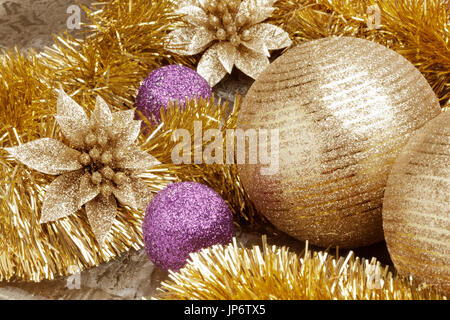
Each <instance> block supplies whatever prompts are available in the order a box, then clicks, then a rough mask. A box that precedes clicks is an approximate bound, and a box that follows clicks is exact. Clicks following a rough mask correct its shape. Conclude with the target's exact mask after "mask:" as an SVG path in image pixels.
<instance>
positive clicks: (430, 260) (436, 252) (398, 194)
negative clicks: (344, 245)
mask: <svg viewBox="0 0 450 320" xmlns="http://www.w3.org/2000/svg"><path fill="white" fill-rule="evenodd" d="M449 164H450V112H444V113H442V114H441V115H439V116H438V117H436V118H435V119H433V120H431V121H430V122H428V123H427V124H426V125H425V126H424V127H423V128H422V129H421V130H420V131H418V132H417V133H416V134H414V136H413V137H412V138H411V140H410V141H409V142H408V145H407V146H406V147H405V148H404V149H403V150H402V152H401V154H400V156H399V157H398V159H397V161H396V162H395V164H394V166H393V168H392V173H391V174H390V176H389V180H388V183H387V186H386V193H385V197H384V202H383V228H384V234H385V237H386V242H387V245H388V249H389V253H390V255H391V257H392V261H393V262H394V265H395V267H396V269H397V270H398V272H399V273H401V274H403V275H405V276H410V275H411V276H412V277H413V278H414V279H417V280H418V281H426V282H428V283H432V284H435V285H439V286H441V287H442V290H443V291H444V292H445V293H446V294H447V295H448V294H450V166H449Z"/></svg>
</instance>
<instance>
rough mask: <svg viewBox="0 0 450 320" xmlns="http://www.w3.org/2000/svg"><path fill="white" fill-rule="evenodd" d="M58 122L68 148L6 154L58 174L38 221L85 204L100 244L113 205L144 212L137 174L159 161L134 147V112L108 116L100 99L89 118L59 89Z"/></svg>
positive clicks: (45, 143)
mask: <svg viewBox="0 0 450 320" xmlns="http://www.w3.org/2000/svg"><path fill="white" fill-rule="evenodd" d="M56 121H57V123H58V124H59V126H60V128H61V131H62V133H63V135H64V136H65V137H66V139H67V141H68V143H69V144H70V145H71V146H72V147H73V148H71V147H69V146H68V145H66V144H64V143H63V142H61V141H58V140H54V139H51V138H43V139H38V140H34V141H31V142H29V143H26V144H23V145H20V146H18V147H13V148H6V150H7V151H8V152H9V153H10V154H11V155H12V156H13V157H14V158H15V159H16V160H18V161H19V162H21V163H23V164H25V165H27V166H29V167H30V168H32V169H34V170H37V171H39V172H42V173H45V174H48V175H55V176H58V177H57V178H56V179H55V180H54V181H53V182H52V183H51V184H50V185H49V187H48V189H47V191H46V194H45V199H44V202H43V206H42V213H41V218H40V223H46V222H50V221H56V220H58V219H61V218H64V217H67V216H70V215H72V214H74V213H76V212H77V211H78V210H79V209H81V208H82V207H83V206H84V207H85V209H86V213H87V217H88V221H89V224H90V226H91V228H92V231H93V233H94V235H95V237H96V239H97V241H98V242H99V243H100V244H103V243H104V240H105V237H106V235H107V234H108V232H109V231H110V230H111V228H112V225H113V223H114V220H115V217H116V214H117V201H118V202H119V203H120V204H122V205H124V206H128V207H130V208H132V209H136V210H142V209H144V208H145V207H146V205H147V204H148V202H149V201H150V200H151V198H152V193H151V191H150V190H149V188H148V186H147V184H146V183H145V182H144V181H143V180H141V179H140V178H139V177H138V174H139V173H142V172H143V171H145V170H147V169H149V168H151V167H152V166H154V165H156V164H158V163H159V162H158V161H157V160H156V159H155V158H153V157H152V156H151V155H149V154H147V153H146V152H144V151H142V150H141V149H140V148H139V146H138V145H137V144H136V140H137V138H138V136H139V133H140V129H141V121H136V120H134V110H127V111H119V112H115V113H111V111H110V109H109V107H108V105H107V104H106V102H105V101H104V100H103V99H102V98H101V97H98V98H97V101H96V106H95V110H94V111H93V113H92V115H91V117H90V118H88V116H87V115H86V113H85V111H84V110H83V108H82V107H81V106H79V105H78V104H77V103H76V102H75V101H74V100H73V99H72V98H71V97H69V96H68V95H67V94H66V93H65V92H64V91H63V90H61V91H60V93H59V97H58V106H57V115H56Z"/></svg>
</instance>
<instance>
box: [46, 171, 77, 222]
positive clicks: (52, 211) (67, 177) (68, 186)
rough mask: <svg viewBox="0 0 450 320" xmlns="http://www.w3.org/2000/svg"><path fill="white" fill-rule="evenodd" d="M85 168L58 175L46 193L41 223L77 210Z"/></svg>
mask: <svg viewBox="0 0 450 320" xmlns="http://www.w3.org/2000/svg"><path fill="white" fill-rule="evenodd" d="M83 173H84V172H83V170H77V171H74V172H69V173H65V174H63V175H60V176H59V177H57V178H56V179H55V180H54V181H53V182H52V183H51V184H50V186H49V187H48V189H47V192H46V193H45V198H44V203H43V206H42V213H41V219H40V223H46V222H50V221H56V220H58V219H61V218H65V217H67V216H70V215H71V214H73V213H75V212H77V211H78V210H79V209H80V208H81V206H80V205H79V202H78V198H79V191H80V182H81V177H82V176H83Z"/></svg>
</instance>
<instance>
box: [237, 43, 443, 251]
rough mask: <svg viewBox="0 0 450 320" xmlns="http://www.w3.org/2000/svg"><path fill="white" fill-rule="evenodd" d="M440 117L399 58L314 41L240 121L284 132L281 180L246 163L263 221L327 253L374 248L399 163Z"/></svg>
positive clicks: (259, 91)
mask: <svg viewBox="0 0 450 320" xmlns="http://www.w3.org/2000/svg"><path fill="white" fill-rule="evenodd" d="M439 113H440V107H439V103H438V100H437V99H436V96H435V94H434V93H433V91H432V90H431V88H430V86H429V84H428V83H427V81H426V80H425V78H424V77H423V76H422V75H421V74H420V72H419V71H418V70H417V69H416V68H414V66H413V65H412V64H411V63H409V62H408V61H407V60H406V59H404V58H403V57H402V56H400V55H399V54H397V53H395V52H394V51H392V50H389V49H388V48H386V47H383V46H381V45H379V44H377V43H374V42H371V41H368V40H363V39H358V38H352V37H341V38H339V37H330V38H325V39H321V40H315V41H311V42H308V43H305V44H302V45H299V46H297V47H295V48H293V49H290V50H288V51H287V52H286V53H285V54H284V55H283V56H281V57H280V58H279V59H277V60H276V61H275V62H273V63H272V64H271V65H270V67H269V68H267V69H266V71H264V73H263V74H262V75H261V76H260V78H259V79H258V80H257V81H256V82H255V83H254V84H253V86H252V87H251V88H250V90H249V92H248V94H247V96H246V97H245V99H244V101H243V104H242V108H241V111H240V113H239V116H238V125H237V127H238V128H241V129H243V130H247V129H256V130H257V129H267V130H269V132H270V130H272V129H279V170H278V172H277V173H276V174H273V175H263V174H261V170H260V169H261V167H263V166H264V165H252V164H243V165H239V166H238V168H239V175H240V177H241V180H242V183H243V186H244V189H245V191H246V192H247V193H248V195H249V197H250V199H251V200H253V202H254V203H255V206H256V208H257V210H258V212H260V213H261V214H263V215H264V216H266V217H267V218H268V219H269V221H271V222H272V223H273V224H274V225H275V226H276V227H277V228H279V229H280V230H282V231H284V232H286V233H288V234H289V235H291V236H293V237H296V238H297V239H300V240H309V241H310V242H311V243H312V244H315V245H319V246H322V247H328V246H339V247H342V248H352V247H359V246H365V245H370V244H373V243H375V242H378V241H381V240H383V230H382V221H381V206H382V198H383V192H384V188H385V186H386V181H387V178H388V174H389V172H390V169H391V168H392V164H393V162H394V160H395V159H396V157H397V156H398V154H399V153H400V150H401V148H402V147H403V146H404V145H405V144H406V143H407V141H408V138H409V137H410V135H411V134H412V133H413V132H414V131H415V130H416V129H418V128H420V127H422V126H423V125H424V124H425V123H426V122H427V121H428V120H430V119H432V118H434V117H435V116H437V115H438V114H439ZM269 146H270V144H269ZM270 148H273V147H272V146H270ZM247 163H248V162H247Z"/></svg>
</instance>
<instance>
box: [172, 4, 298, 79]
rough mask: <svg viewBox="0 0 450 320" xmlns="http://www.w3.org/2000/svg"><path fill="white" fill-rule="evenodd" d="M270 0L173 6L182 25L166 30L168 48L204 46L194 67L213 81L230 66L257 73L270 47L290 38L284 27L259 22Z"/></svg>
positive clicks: (189, 50) (180, 50)
mask: <svg viewBox="0 0 450 320" xmlns="http://www.w3.org/2000/svg"><path fill="white" fill-rule="evenodd" d="M275 2H276V1H275V0H259V1H255V0H242V1H241V0H233V1H229V0H205V1H200V0H191V1H188V2H183V3H182V4H181V5H180V7H179V8H178V9H177V10H176V13H177V14H179V15H181V16H182V20H183V21H184V25H183V26H180V27H179V28H178V29H176V30H175V31H173V32H172V33H170V34H169V44H168V48H169V49H170V50H171V51H173V52H174V53H177V54H179V55H188V56H190V55H196V54H198V53H202V52H204V51H205V50H206V51H205V52H204V54H203V56H202V58H201V60H200V61H199V63H198V67H197V71H198V73H199V74H200V75H202V76H203V77H204V78H205V79H206V80H207V81H208V82H209V84H210V85H211V87H213V86H214V85H216V84H217V83H218V82H219V81H220V80H221V79H222V78H223V77H224V76H225V75H226V74H227V73H231V71H232V69H233V66H235V65H236V67H237V68H238V69H240V70H241V71H243V72H244V73H245V74H247V75H249V76H250V77H252V78H254V79H256V78H257V77H258V76H259V74H261V72H262V71H263V70H264V69H265V68H267V66H268V65H269V57H270V53H269V50H276V49H281V48H285V47H288V46H290V45H291V43H292V42H291V40H290V39H289V36H288V34H287V33H286V32H284V31H283V29H281V28H279V27H277V26H275V25H272V24H268V23H264V22H263V21H265V20H266V19H267V18H269V17H270V16H271V14H272V12H273V11H274V10H275V8H274V7H273V5H274V3H275Z"/></svg>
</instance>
